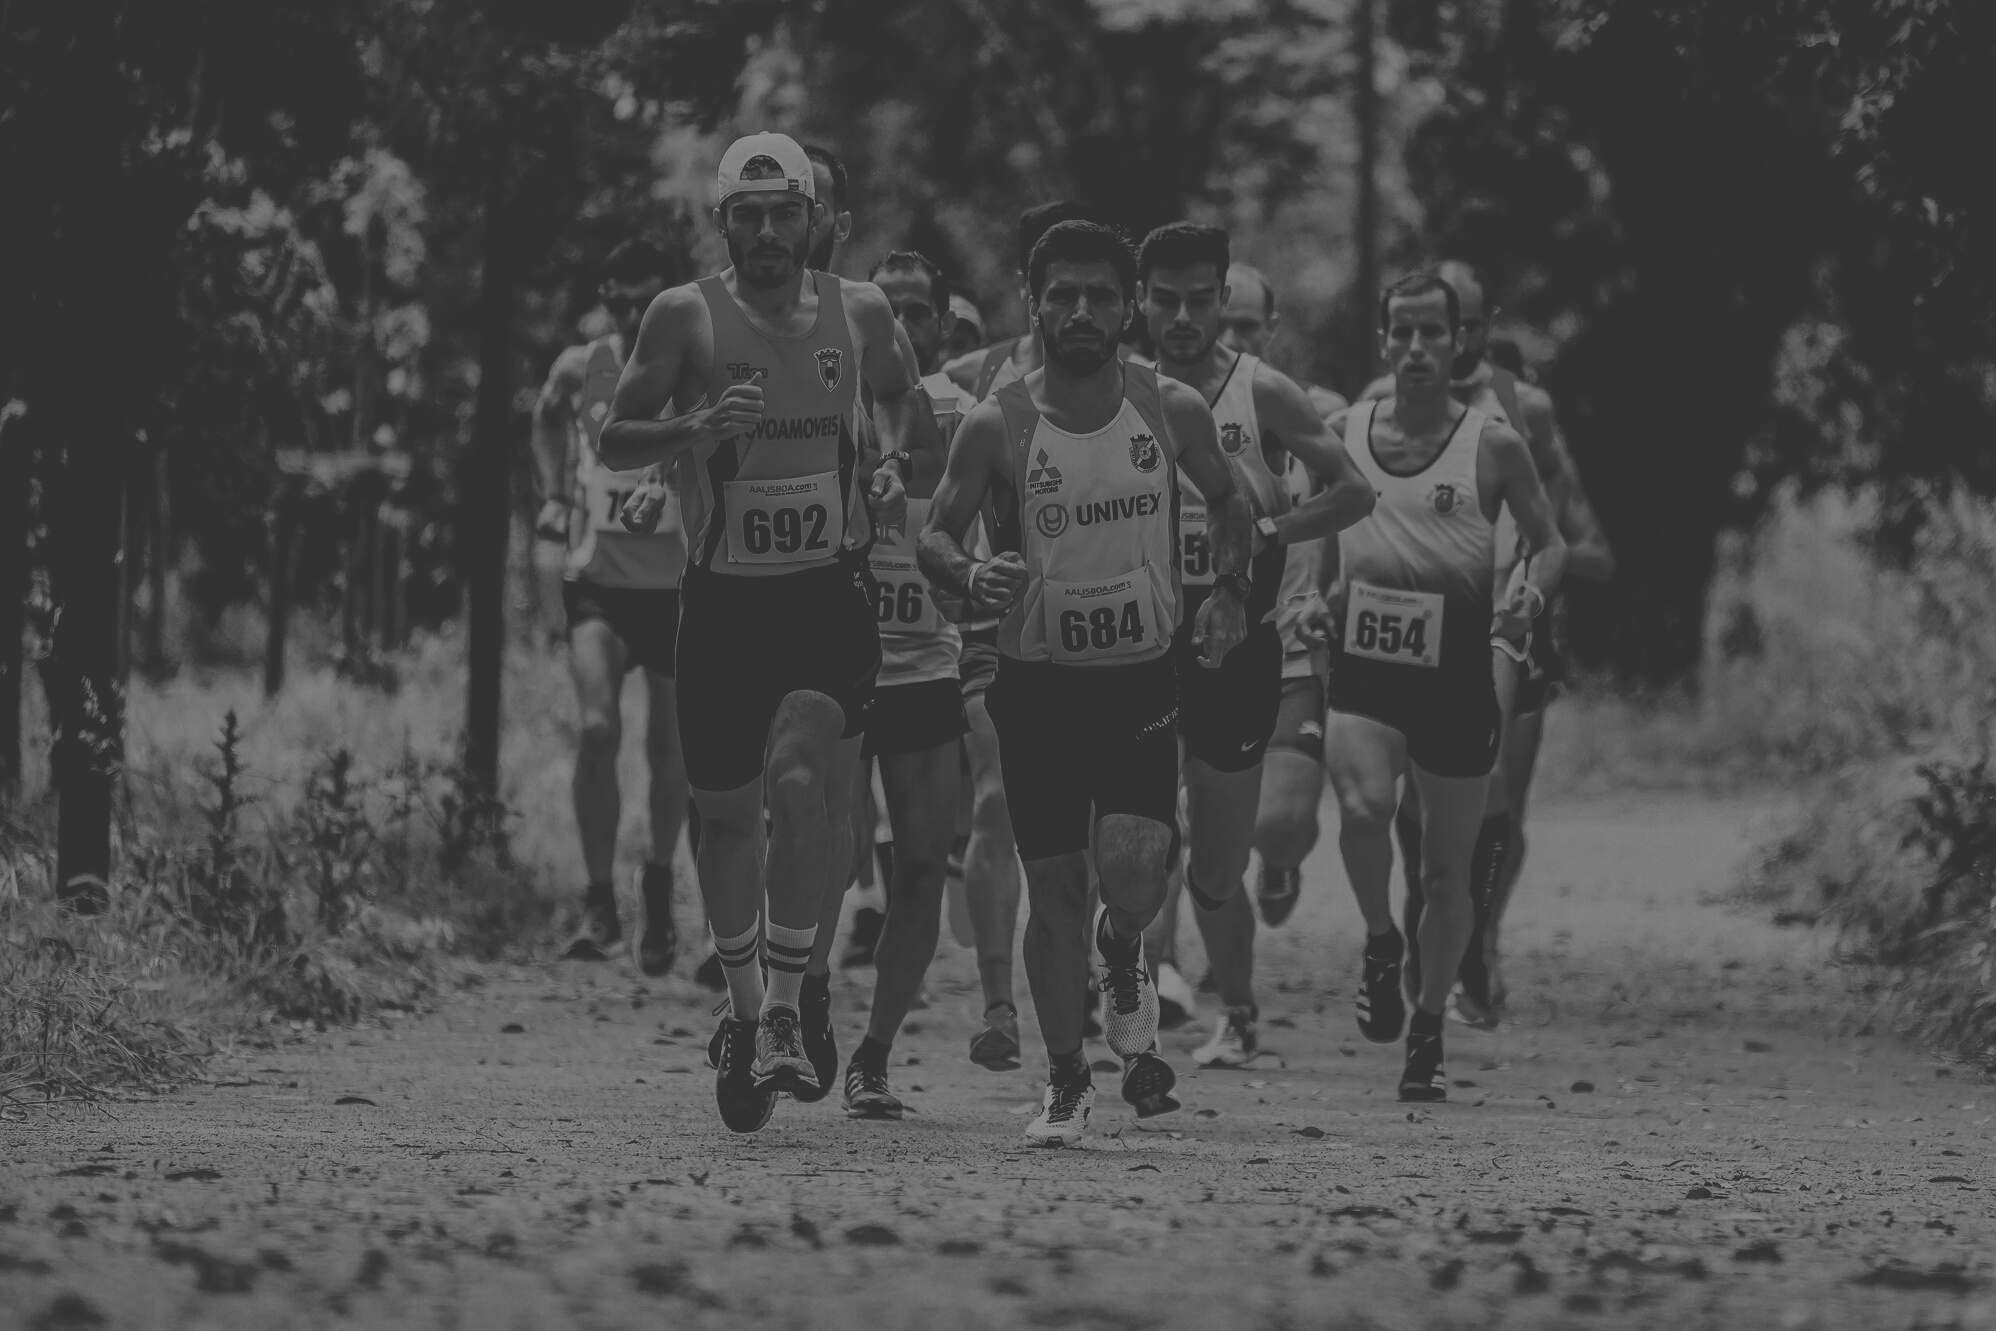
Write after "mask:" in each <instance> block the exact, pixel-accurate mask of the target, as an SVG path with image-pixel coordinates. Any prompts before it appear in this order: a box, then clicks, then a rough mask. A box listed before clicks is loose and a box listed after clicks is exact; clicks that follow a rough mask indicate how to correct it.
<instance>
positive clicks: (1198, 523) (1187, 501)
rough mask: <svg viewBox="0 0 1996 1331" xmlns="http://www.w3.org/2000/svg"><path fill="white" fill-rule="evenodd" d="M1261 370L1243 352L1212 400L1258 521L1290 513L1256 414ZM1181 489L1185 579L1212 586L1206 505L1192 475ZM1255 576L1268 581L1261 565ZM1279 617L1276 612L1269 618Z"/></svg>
mask: <svg viewBox="0 0 1996 1331" xmlns="http://www.w3.org/2000/svg"><path fill="white" fill-rule="evenodd" d="M1260 369H1261V361H1260V359H1259V358H1258V357H1255V356H1250V355H1248V354H1247V353H1246V352H1242V353H1241V354H1240V355H1239V356H1238V357H1236V358H1235V360H1234V368H1233V369H1232V371H1230V372H1229V373H1228V375H1227V378H1226V382H1224V383H1222V384H1221V385H1220V391H1219V394H1218V395H1217V396H1215V397H1214V399H1213V401H1212V411H1213V425H1214V426H1215V428H1216V429H1217V430H1218V431H1219V435H1220V451H1221V452H1223V453H1225V454H1226V455H1227V462H1228V464H1229V465H1231V466H1232V467H1233V469H1234V475H1235V477H1236V478H1237V479H1238V480H1239V481H1240V482H1241V483H1242V484H1243V485H1244V487H1245V489H1246V491H1247V496H1248V504H1249V506H1250V507H1251V508H1252V509H1253V510H1254V515H1255V517H1257V518H1260V517H1274V516H1275V515H1277V514H1280V513H1286V512H1288V511H1289V493H1288V491H1287V490H1286V489H1284V488H1283V484H1282V482H1281V481H1280V480H1279V479H1277V477H1276V475H1275V473H1274V472H1272V471H1270V470H1269V469H1268V455H1267V454H1265V453H1263V452H1262V448H1261V443H1262V439H1261V417H1260V416H1259V415H1258V414H1256V412H1255V409H1254V379H1255V375H1256V374H1257V373H1258V372H1259V371H1260ZM1179 485H1180V486H1182V487H1183V489H1184V491H1185V496H1184V498H1183V499H1181V500H1180V501H1179V510H1178V542H1179V550H1180V561H1181V563H1180V568H1179V574H1180V576H1181V577H1182V578H1183V580H1184V583H1185V585H1186V586H1188V587H1210V586H1212V585H1213V574H1214V569H1213V553H1212V546H1211V543H1210V542H1209V541H1208V540H1207V537H1206V500H1205V497H1204V496H1203V495H1201V494H1200V493H1199V487H1198V485H1197V484H1196V483H1195V482H1194V481H1193V480H1192V478H1191V477H1190V476H1185V477H1181V478H1180V480H1179ZM1260 544H1261V538H1260V537H1259V536H1256V537H1255V545H1256V547H1257V549H1256V553H1257V554H1259V553H1260V549H1259V546H1260ZM1270 572H1271V573H1272V572H1275V571H1274V570H1270ZM1254 574H1255V580H1256V581H1257V582H1260V581H1261V580H1262V579H1263V577H1264V576H1265V575H1264V571H1263V567H1262V566H1261V565H1260V564H1257V565H1256V566H1255V568H1254ZM1257 599H1259V598H1257ZM1271 599H1273V598H1271ZM1273 614H1274V611H1273V610H1272V609H1271V610H1270V611H1268V612H1267V614H1266V615H1264V616H1263V618H1267V617H1268V616H1269V615H1273Z"/></svg>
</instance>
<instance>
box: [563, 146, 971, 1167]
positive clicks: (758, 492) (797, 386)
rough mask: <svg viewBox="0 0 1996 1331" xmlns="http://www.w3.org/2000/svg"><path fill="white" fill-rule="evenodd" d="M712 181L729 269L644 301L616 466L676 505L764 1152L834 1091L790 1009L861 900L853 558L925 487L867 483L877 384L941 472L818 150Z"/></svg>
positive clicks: (730, 168) (690, 750)
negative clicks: (821, 930)
mask: <svg viewBox="0 0 1996 1331" xmlns="http://www.w3.org/2000/svg"><path fill="white" fill-rule="evenodd" d="M718 184H719V188H718V196H719V200H718V205H717V207H716V208H715V210H714V224H715V226H716V227H717V228H719V229H720V231H721V232H722V233H723V235H724V236H725V237H726V239H727V245H728V253H729V257H730V259H731V260H732V261H733V262H732V264H731V265H730V267H729V268H727V269H726V270H725V271H723V272H721V273H719V274H717V275H715V276H713V277H708V278H703V279H702V280H700V281H699V282H697V283H692V284H689V285H686V286H681V287H674V288H672V289H671V290H669V291H667V292H665V293H664V294H663V295H661V296H660V297H659V298H658V299H657V300H655V301H653V302H652V306H651V309H650V310H648V311H647V312H646V314H645V318H644V323H643V325H642V327H641V329H640V331H639V334H638V346H637V351H636V353H635V354H634V355H633V356H632V357H631V361H630V364H629V365H627V366H626V367H625V369H624V376H623V379H622V380H621V381H620V382H619V383H618V385H617V397H616V403H615V406H614V408H613V410H612V413H611V420H610V424H609V425H608V426H607V427H605V429H604V432H603V445H602V447H603V451H604V455H605V456H606V457H607V458H608V459H609V460H610V461H611V462H612V463H613V464H614V465H620V466H625V467H630V466H642V465H647V464H650V463H653V462H661V461H666V462H670V463H671V464H672V473H673V477H674V481H675V485H676V488H677V490H678V492H679V497H680V505H681V509H682V512H683V515H684V523H683V525H684V529H685V531H686V533H687V538H688V549H689V561H688V567H687V572H686V579H685V582H684V585H683V588H682V591H681V617H680V626H679V680H680V692H679V723H680V735H681V742H682V745H683V747H684V750H685V754H686V775H687V780H688V782H689V783H690V785H691V786H692V789H693V798H694V801H695V803H696V804H697V805H698V807H699V811H700V819H701V823H702V836H701V843H700V886H701V890H702V892H703V894H704V895H705V897H706V900H707V916H708V921H709V924H710V926H711V928H712V930H713V933H714V941H715V946H716V949H717V950H718V951H719V952H720V954H721V960H722V963H723V966H724V967H725V969H726V972H727V977H726V978H727V982H728V997H729V1000H730V1013H729V1015H728V1016H727V1017H726V1018H724V1019H723V1021H722V1024H721V1041H720V1044H721V1050H720V1054H721V1056H720V1058H719V1059H718V1060H717V1063H718V1068H719V1071H718V1072H717V1074H716V1080H715V1098H716V1101H717V1103H718V1104H719V1106H720V1110H721V1117H722V1121H723V1122H725V1123H726V1124H727V1126H728V1127H729V1128H731V1129H733V1130H735V1131H737V1132H753V1131H755V1130H756V1129H758V1128H760V1127H761V1126H762V1125H763V1124H764V1123H766V1122H768V1120H769V1115H770V1113H771V1111H772V1110H773V1108H774V1104H775V1097H776V1095H777V1094H778V1093H779V1092H785V1091H787V1092H790V1093H792V1094H797V1093H799V1092H802V1093H804V1094H806V1095H816V1094H818V1093H820V1083H819V1080H818V1073H817V1072H816V1071H815V1069H814V1067H813V1064H812V1060H811V1058H810V1056H809V1055H808V1054H807V1052H806V1050H805V1048H804V1041H803V1034H802V1032H801V1030H800V1025H799V1017H798V1006H799V1001H800V993H801V990H802V987H803V980H804V970H805V967H806V965H807V964H808V963H809V961H810V960H811V957H812V951H813V947H814V945H815V944H816V942H817V932H818V920H819V917H820V915H821V914H822V913H823V911H824V907H825V903H826V900H827V898H828V896H830V895H832V894H835V893H843V891H844V890H845V875H846V868H847V866H848V865H849V864H850V863H851V847H850V844H849V835H850V834H849V832H848V830H847V823H846V820H847V816H848V815H847V801H848V800H849V799H850V797H851V792H852V786H853V776H854V773H855V771H856V770H857V767H858V762H859V739H860V735H861V733H862V732H863V731H864V729H865V722H866V709H867V707H868V706H869V704H870V703H871V700H872V695H873V681H874V675H875V673H876V672H877V671H878V669H879V665H880V638H879V634H878V632H877V630H876V627H875V621H874V612H873V591H872V579H871V576H870V575H869V574H868V572H867V569H866V565H865V561H864V558H863V556H862V554H861V553H860V552H861V550H862V549H863V548H864V546H865V544H866V543H867V541H868V540H869V539H870V537H871V535H872V530H873V525H874V521H875V519H876V517H878V519H879V520H880V521H883V522H887V523H890V524H891V523H893V522H894V521H896V520H898V519H900V517H901V513H900V511H899V510H900V507H901V504H902V502H903V491H902V485H903V483H904V482H905V479H906V477H905V476H903V475H901V474H900V473H902V472H905V471H908V470H911V468H910V466H909V464H908V463H907V462H906V461H905V460H899V466H898V467H897V466H896V465H895V463H893V462H884V463H883V464H882V465H881V466H880V468H879V469H878V471H877V472H876V473H875V475H874V477H873V479H872V481H871V482H868V481H867V480H866V478H865V475H864V468H863V466H862V458H861V456H860V448H859V445H858V442H857V439H856V435H855V429H856V420H857V416H856V413H857V411H858V406H859V403H858V398H859V385H860V383H861V381H862V380H863V381H864V382H866V383H867V384H868V385H869V386H870V387H871V388H872V390H873V397H874V412H875V417H876V420H877V421H878V424H879V428H880V429H881V432H882V434H883V436H884V442H886V443H887V444H889V445H890V446H893V447H895V449H896V451H901V450H900V448H899V446H901V445H903V444H909V443H912V444H915V445H917V446H918V447H920V448H922V449H923V451H924V452H925V453H932V452H933V450H934V433H935V429H934V423H933V421H931V420H930V419H929V415H928V412H927V411H926V409H925V406H924V403H923V399H922V395H921V394H920V393H918V392H916V391H915V389H916V386H917V383H916V380H917V376H916V373H915V367H914V365H913V364H912V363H911V361H909V360H908V359H904V357H903V356H902V354H901V352H900V348H899V343H898V342H897V339H896V331H895V330H896V325H895V322H894V312H893V310H892V309H890V308H889V307H888V304H887V301H886V298H885V297H883V296H882V295H881V294H880V291H879V289H878V288H876V287H874V286H872V285H871V284H869V283H858V282H847V281H844V280H842V279H840V278H837V277H834V276H832V275H830V274H827V273H819V272H812V271H810V270H809V269H807V268H806V267H805V261H806V258H807V256H808V254H809V251H810V241H811V235H812V227H813V223H814V222H816V221H819V220H821V218H822V205H821V204H819V203H818V202H817V198H816V182H815V180H814V179H813V175H812V170H811V163H810V159H808V158H807V157H805V155H804V151H803V149H801V148H799V147H798V146H797V144H796V143H795V142H794V141H793V140H791V139H790V138H788V137H786V136H784V135H781V134H770V133H761V134H753V135H750V136H748V137H746V138H743V139H739V140H737V141H736V142H735V143H734V145H733V146H731V147H730V148H729V149H728V151H727V152H726V153H725V154H724V155H723V156H722V158H721V168H720V172H719V182H718ZM667 408H671V409H672V410H673V411H674V413H675V414H674V415H673V416H672V417H671V418H670V419H667V420H660V419H658V417H659V416H660V414H661V413H663V412H664V411H666V409H667ZM869 491H870V492H871V494H872V497H873V498H874V500H875V501H876V502H877V504H878V506H879V511H878V513H877V514H876V513H875V512H874V511H871V506H869V504H868V502H867V500H868V493H869ZM765 801H766V802H767V805H768V808H769V811H770V815H771V829H770V834H769V837H768V843H767V859H766V860H765V858H764V837H763V808H764V804H765ZM765 903H766V907H767V913H768V918H767V925H766V928H765V925H764V921H763V918H762V914H763V910H764V908H765ZM765 947H766V949H767V953H768V962H769V980H768V986H767V990H766V991H765V987H764V982H763V975H762V971H761V968H760V967H759V966H758V964H757V962H758V959H759V957H758V954H759V952H761V951H762V950H763V949H764V948H765ZM827 1023H829V1013H828V1014H827Z"/></svg>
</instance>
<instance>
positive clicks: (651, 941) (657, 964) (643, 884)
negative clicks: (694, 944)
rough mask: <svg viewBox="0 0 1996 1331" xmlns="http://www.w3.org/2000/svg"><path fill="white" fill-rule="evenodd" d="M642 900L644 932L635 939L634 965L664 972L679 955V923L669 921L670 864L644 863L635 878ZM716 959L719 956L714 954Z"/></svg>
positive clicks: (656, 973) (669, 968) (652, 972)
mask: <svg viewBox="0 0 1996 1331" xmlns="http://www.w3.org/2000/svg"><path fill="white" fill-rule="evenodd" d="M638 895H640V896H642V897H643V898H644V903H645V932H644V937H643V938H641V939H640V940H639V941H638V969H639V970H641V971H643V972H644V973H645V974H646V975H664V974H667V973H668V972H670V971H671V970H672V963H673V962H674V961H676V960H678V959H679V926H678V925H676V924H674V923H673V921H672V866H671V865H669V864H647V865H646V866H645V867H644V872H643V873H642V874H641V875H640V876H639V878H638ZM716 960H719V958H718V957H717V958H716Z"/></svg>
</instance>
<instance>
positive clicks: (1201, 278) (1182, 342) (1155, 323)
mask: <svg viewBox="0 0 1996 1331" xmlns="http://www.w3.org/2000/svg"><path fill="white" fill-rule="evenodd" d="M1226 296H1227V289H1226V287H1225V286H1224V285H1223V283H1222V281H1221V277H1220V274H1219V272H1218V270H1217V269H1215V268H1214V267H1213V265H1212V264H1210V263H1197V264H1193V265H1192V266H1191V267H1190V268H1153V269H1152V270H1151V274H1150V276H1149V277H1148V278H1146V279H1145V280H1144V285H1143V314H1144V322H1145V324H1146V326H1147V327H1148V328H1149V330H1150V340H1151V343H1152V345H1154V346H1155V347H1156V348H1157V354H1158V356H1159V357H1160V358H1161V359H1164V360H1168V361H1170V362H1172V363H1173V364H1174V365H1197V364H1198V363H1199V362H1200V361H1202V360H1204V359H1205V358H1206V356H1207V355H1208V354H1209V353H1210V352H1211V351H1212V350H1213V344H1214V343H1215V342H1217V341H1219V340H1220V311H1221V310H1222V309H1223V308H1225V304H1226Z"/></svg>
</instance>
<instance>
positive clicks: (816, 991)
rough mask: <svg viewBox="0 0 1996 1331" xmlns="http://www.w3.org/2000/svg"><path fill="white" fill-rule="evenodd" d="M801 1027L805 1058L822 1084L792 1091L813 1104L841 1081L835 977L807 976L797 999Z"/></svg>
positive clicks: (798, 1097) (806, 1102) (798, 1098)
mask: <svg viewBox="0 0 1996 1331" xmlns="http://www.w3.org/2000/svg"><path fill="white" fill-rule="evenodd" d="M797 1020H798V1025H799V1026H801V1027H802V1028H803V1031H804V1055H805V1057H807V1058H809V1059H810V1060H811V1070H812V1071H813V1072H815V1073H817V1074H818V1085H817V1087H816V1088H815V1089H813V1090H809V1091H797V1090H793V1091H792V1092H790V1094H791V1095H793V1096H795V1097H796V1098H797V1100H798V1101H799V1102H800V1103H802V1104H807V1105H808V1104H812V1103H814V1102H816V1101H819V1100H822V1099H824V1098H825V1097H826V1096H827V1095H830V1094H831V1093H832V1087H833V1086H835V1085H837V1084H838V1080H839V1042H838V1039H837V1037H836V1036H834V1035H833V1034H832V977H831V976H829V975H809V974H807V975H805V977H804V988H803V991H802V992H801V993H800V994H799V995H798V998H797Z"/></svg>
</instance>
